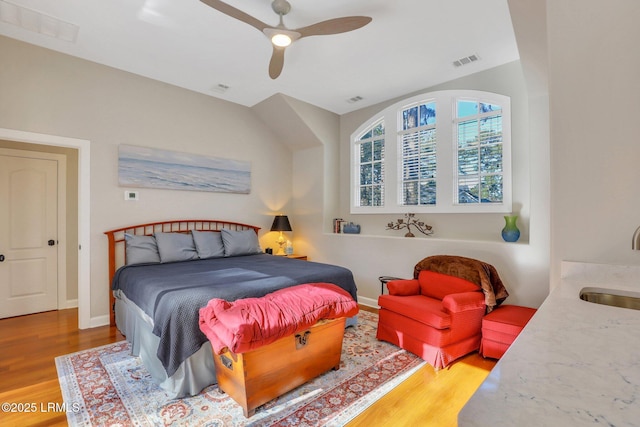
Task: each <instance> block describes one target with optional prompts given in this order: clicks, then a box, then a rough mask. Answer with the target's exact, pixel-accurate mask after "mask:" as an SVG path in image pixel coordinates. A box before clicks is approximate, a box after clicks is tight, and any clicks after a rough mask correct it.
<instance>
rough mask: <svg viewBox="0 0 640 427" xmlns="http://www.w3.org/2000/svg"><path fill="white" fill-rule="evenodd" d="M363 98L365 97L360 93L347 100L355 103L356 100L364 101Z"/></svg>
mask: <svg viewBox="0 0 640 427" xmlns="http://www.w3.org/2000/svg"><path fill="white" fill-rule="evenodd" d="M363 99H364V98H363V97H361V96H360V95H358V96H354V97H353V98H349V99H347V102H348V103H349V104H355V103H356V102H360V101H362V100H363Z"/></svg>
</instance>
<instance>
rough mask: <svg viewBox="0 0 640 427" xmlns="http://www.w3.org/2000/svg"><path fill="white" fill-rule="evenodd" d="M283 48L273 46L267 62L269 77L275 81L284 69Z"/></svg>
mask: <svg viewBox="0 0 640 427" xmlns="http://www.w3.org/2000/svg"><path fill="white" fill-rule="evenodd" d="M284 49H285V48H284V47H278V46H273V53H272V54H271V61H270V62H269V77H271V78H272V79H274V80H275V79H277V78H278V76H279V75H280V73H281V72H282V68H283V67H284Z"/></svg>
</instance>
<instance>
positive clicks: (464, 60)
mask: <svg viewBox="0 0 640 427" xmlns="http://www.w3.org/2000/svg"><path fill="white" fill-rule="evenodd" d="M479 59H480V57H479V56H478V55H475V54H474V55H469V56H465V57H464V58H460V59H458V60H456V61H453V65H454V66H455V67H462V66H463V65H467V64H471V63H472V62H476V61H477V60H479Z"/></svg>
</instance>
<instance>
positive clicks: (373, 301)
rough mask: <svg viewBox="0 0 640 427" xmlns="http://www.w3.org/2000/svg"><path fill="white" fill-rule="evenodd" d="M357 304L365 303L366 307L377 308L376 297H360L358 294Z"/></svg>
mask: <svg viewBox="0 0 640 427" xmlns="http://www.w3.org/2000/svg"><path fill="white" fill-rule="evenodd" d="M358 304H362V305H366V306H367V307H373V308H378V300H377V299H372V298H367V297H361V296H360V295H358Z"/></svg>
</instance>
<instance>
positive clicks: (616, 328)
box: [458, 262, 640, 427]
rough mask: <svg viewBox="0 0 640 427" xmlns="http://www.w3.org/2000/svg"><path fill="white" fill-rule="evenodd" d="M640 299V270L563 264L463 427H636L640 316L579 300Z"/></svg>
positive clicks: (472, 403)
mask: <svg viewBox="0 0 640 427" xmlns="http://www.w3.org/2000/svg"><path fill="white" fill-rule="evenodd" d="M583 287H599V288H607V289H619V290H626V291H634V292H640V266H631V267H628V266H611V265H601V264H585V263H576V262H563V265H562V282H561V284H560V285H559V286H558V287H557V288H556V289H554V290H553V291H552V292H551V294H550V295H549V296H548V297H547V299H546V300H545V301H544V303H543V304H542V305H541V306H540V308H539V309H538V311H537V313H536V314H535V316H534V317H533V318H532V319H531V321H530V322H529V323H528V324H527V326H526V327H525V328H524V330H523V331H522V333H521V334H520V335H519V336H518V338H517V339H516V341H515V342H514V343H513V344H512V345H511V347H510V348H509V350H508V351H507V353H505V355H504V356H503V357H502V359H500V361H499V362H498V363H497V364H496V366H495V367H494V369H493V370H492V371H491V373H490V374H489V376H488V377H487V379H486V380H485V381H484V382H483V383H482V385H481V386H480V388H479V389H478V390H477V391H476V393H475V394H474V395H473V396H472V397H471V399H470V400H469V402H467V404H466V405H465V407H464V408H463V409H462V411H461V412H460V414H459V416H458V425H459V426H460V427H469V426H482V427H488V426H491V427H495V426H510V427H511V426H519V427H522V426H554V427H555V426H591V425H597V426H603V425H604V426H616V427H621V426H639V425H640V310H632V309H625V308H618V307H610V306H606V305H600V304H594V303H590V302H586V301H582V300H580V298H579V293H580V290H581V289H582V288H583Z"/></svg>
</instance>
